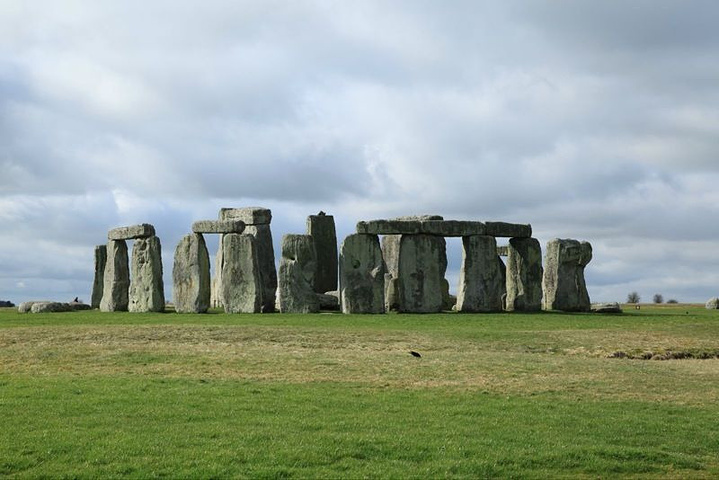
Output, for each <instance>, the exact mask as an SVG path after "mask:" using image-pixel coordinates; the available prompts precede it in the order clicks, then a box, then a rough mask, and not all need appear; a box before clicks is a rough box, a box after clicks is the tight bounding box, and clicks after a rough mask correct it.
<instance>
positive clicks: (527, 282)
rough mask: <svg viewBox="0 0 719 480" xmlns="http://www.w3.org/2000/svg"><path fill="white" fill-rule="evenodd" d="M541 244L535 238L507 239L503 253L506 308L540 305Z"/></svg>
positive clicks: (536, 307) (525, 309)
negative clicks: (504, 257) (505, 249)
mask: <svg viewBox="0 0 719 480" xmlns="http://www.w3.org/2000/svg"><path fill="white" fill-rule="evenodd" d="M542 275H543V271H542V247H540V245H539V241H538V240H537V239H536V238H511V239H509V255H508V256H507V297H506V303H507V304H506V307H505V308H506V309H507V310H508V311H515V310H516V311H523V312H533V311H537V310H540V309H541V308H542Z"/></svg>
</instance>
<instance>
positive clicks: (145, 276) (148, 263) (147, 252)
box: [128, 235, 165, 312]
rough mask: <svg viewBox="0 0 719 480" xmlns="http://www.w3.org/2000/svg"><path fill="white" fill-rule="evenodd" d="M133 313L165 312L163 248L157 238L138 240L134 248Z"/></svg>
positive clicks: (131, 309) (130, 294) (130, 303)
mask: <svg viewBox="0 0 719 480" xmlns="http://www.w3.org/2000/svg"><path fill="white" fill-rule="evenodd" d="M128 309H129V310H130V311H131V312H163V311H164V310H165V287H164V284H163V280H162V246H161V245H160V239H159V238H158V237H156V236H154V235H153V236H150V237H148V238H138V239H137V240H135V243H134V245H133V246H132V264H131V275H130V293H129V305H128Z"/></svg>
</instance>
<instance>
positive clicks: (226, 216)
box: [219, 207, 272, 225]
mask: <svg viewBox="0 0 719 480" xmlns="http://www.w3.org/2000/svg"><path fill="white" fill-rule="evenodd" d="M219 218H220V220H241V221H243V222H245V225H269V224H270V222H271V221H272V211H271V210H270V209H269V208H263V207H243V208H221V209H220V215H219Z"/></svg>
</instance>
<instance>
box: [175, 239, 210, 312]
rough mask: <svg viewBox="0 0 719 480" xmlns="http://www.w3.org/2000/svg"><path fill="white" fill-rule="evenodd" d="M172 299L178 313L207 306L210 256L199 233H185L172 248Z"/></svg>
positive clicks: (202, 309)
mask: <svg viewBox="0 0 719 480" xmlns="http://www.w3.org/2000/svg"><path fill="white" fill-rule="evenodd" d="M172 284H173V289H172V292H173V299H174V303H175V311H176V312H178V313H205V312H206V311H207V309H208V308H209V307H210V256H209V254H208V253H207V245H206V244H205V238H204V237H203V236H202V234H200V233H191V234H189V235H185V236H184V237H182V239H181V240H180V243H178V244H177V248H175V262H174V264H173V268H172Z"/></svg>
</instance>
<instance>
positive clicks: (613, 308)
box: [591, 302, 622, 313]
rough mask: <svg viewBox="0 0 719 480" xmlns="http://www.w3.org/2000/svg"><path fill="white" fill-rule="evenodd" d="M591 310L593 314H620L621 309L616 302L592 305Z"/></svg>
mask: <svg viewBox="0 0 719 480" xmlns="http://www.w3.org/2000/svg"><path fill="white" fill-rule="evenodd" d="M591 310H592V312H594V313H622V307H620V306H619V303H617V302H610V303H593V304H592V308H591Z"/></svg>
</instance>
